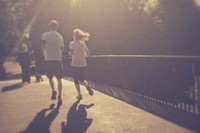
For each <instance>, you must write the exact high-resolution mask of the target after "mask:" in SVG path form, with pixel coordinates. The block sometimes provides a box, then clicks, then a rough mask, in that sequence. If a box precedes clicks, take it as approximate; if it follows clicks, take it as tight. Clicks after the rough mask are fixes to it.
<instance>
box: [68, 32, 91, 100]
mask: <svg viewBox="0 0 200 133" xmlns="http://www.w3.org/2000/svg"><path fill="white" fill-rule="evenodd" d="M89 37H90V34H89V33H87V32H83V31H82V30H81V29H74V30H73V38H74V40H73V41H71V42H70V44H69V47H70V51H69V54H70V55H71V56H72V61H71V66H72V71H73V78H74V83H75V87H76V90H77V93H78V96H77V97H76V98H77V99H78V100H81V99H82V95H81V90H80V85H79V81H80V82H81V83H82V84H83V85H84V86H85V87H86V89H87V90H88V92H89V94H90V95H93V90H92V89H91V88H90V87H89V85H88V82H87V81H86V80H85V70H86V67H87V62H86V57H87V56H89V55H90V50H89V48H88V47H87V45H86V43H85V42H86V41H88V40H89Z"/></svg>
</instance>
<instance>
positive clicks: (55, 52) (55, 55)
mask: <svg viewBox="0 0 200 133" xmlns="http://www.w3.org/2000/svg"><path fill="white" fill-rule="evenodd" d="M42 40H44V41H46V43H47V47H46V50H45V51H44V59H45V60H46V61H51V60H53V61H60V60H62V51H61V47H64V42H63V37H62V36H61V35H60V34H59V33H58V32H56V31H49V32H46V33H44V34H43V36H42Z"/></svg>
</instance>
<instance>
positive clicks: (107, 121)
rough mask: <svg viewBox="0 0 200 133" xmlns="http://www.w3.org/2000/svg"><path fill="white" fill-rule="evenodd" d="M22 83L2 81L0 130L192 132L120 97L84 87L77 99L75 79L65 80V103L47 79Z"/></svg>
mask: <svg viewBox="0 0 200 133" xmlns="http://www.w3.org/2000/svg"><path fill="white" fill-rule="evenodd" d="M43 78H44V82H41V83H35V82H34V81H35V79H34V77H32V81H33V82H32V83H30V84H25V85H21V84H20V82H21V80H20V79H14V80H4V81H0V88H1V89H0V91H1V93H0V115H1V117H0V133H19V132H25V133H78V132H86V133H191V132H192V131H190V130H188V129H185V128H183V127H180V126H178V125H176V124H174V123H171V122H169V121H166V120H164V119H162V118H159V117H158V116H155V115H153V114H150V113H148V112H145V111H143V110H141V109H139V108H136V107H134V106H131V105H129V104H127V103H124V102H122V101H120V100H117V99H114V98H112V97H110V96H107V95H104V94H102V93H100V92H98V91H94V96H90V95H89V94H88V92H87V91H86V89H85V88H84V87H83V86H81V91H82V94H83V100H81V101H80V102H77V100H76V98H75V97H76V91H75V88H74V84H73V82H70V81H67V80H63V105H62V106H60V107H59V108H58V107H57V106H56V105H57V101H56V100H55V101H54V100H51V99H50V95H51V89H50V87H49V84H48V80H47V79H46V78H45V76H43Z"/></svg>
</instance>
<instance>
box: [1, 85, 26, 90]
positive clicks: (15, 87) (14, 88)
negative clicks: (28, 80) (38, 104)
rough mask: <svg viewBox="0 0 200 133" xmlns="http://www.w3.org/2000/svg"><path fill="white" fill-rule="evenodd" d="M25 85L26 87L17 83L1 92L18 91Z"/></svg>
mask: <svg viewBox="0 0 200 133" xmlns="http://www.w3.org/2000/svg"><path fill="white" fill-rule="evenodd" d="M23 85H24V84H23V83H16V84H13V85H9V86H5V87H3V88H2V90H1V92H6V91H12V90H16V89H19V88H21V87H22V86H23Z"/></svg>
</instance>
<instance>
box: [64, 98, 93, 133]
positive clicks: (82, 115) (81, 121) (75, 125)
mask: <svg viewBox="0 0 200 133" xmlns="http://www.w3.org/2000/svg"><path fill="white" fill-rule="evenodd" d="M79 102H80V101H79V100H78V101H76V102H75V103H74V104H73V105H72V106H71V108H70V110H69V112H68V114H67V121H66V122H62V123H61V126H62V128H61V130H62V133H83V132H85V131H86V130H87V129H88V127H89V126H90V125H91V124H92V119H89V118H87V111H86V109H89V108H91V107H92V106H94V104H89V105H85V104H80V105H79V106H78V104H79Z"/></svg>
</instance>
